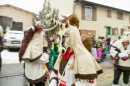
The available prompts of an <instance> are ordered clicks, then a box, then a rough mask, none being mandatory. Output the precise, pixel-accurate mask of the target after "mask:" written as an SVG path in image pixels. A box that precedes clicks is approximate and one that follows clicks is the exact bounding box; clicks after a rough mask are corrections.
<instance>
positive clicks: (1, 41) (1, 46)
mask: <svg viewBox="0 0 130 86" xmlns="http://www.w3.org/2000/svg"><path fill="white" fill-rule="evenodd" d="M3 45H4V44H3V37H2V36H1V33H0V71H1V67H2V58H1V52H2V51H3V48H4V46H3Z"/></svg>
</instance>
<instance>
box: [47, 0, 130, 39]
mask: <svg viewBox="0 0 130 86" xmlns="http://www.w3.org/2000/svg"><path fill="white" fill-rule="evenodd" d="M49 2H50V4H51V7H52V8H58V9H59V14H60V15H68V14H72V13H75V14H77V16H78V17H79V20H80V27H79V29H80V30H81V32H82V34H87V35H89V36H93V35H95V36H96V37H98V36H104V37H107V36H108V35H111V37H112V38H113V39H117V38H118V36H120V35H122V33H123V31H124V26H125V25H127V26H128V25H129V24H130V11H127V10H123V9H120V8H114V7H110V6H106V5H103V4H98V3H94V2H90V1H88V0H49Z"/></svg>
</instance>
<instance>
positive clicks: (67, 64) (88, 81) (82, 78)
mask: <svg viewBox="0 0 130 86" xmlns="http://www.w3.org/2000/svg"><path fill="white" fill-rule="evenodd" d="M47 18H48V19H50V20H53V21H54V23H55V24H58V26H59V27H60V28H61V29H60V31H59V34H60V38H61V40H62V37H63V36H64V37H65V44H64V46H65V47H63V46H62V41H60V47H59V53H60V54H59V56H58V58H57V61H56V63H55V65H54V68H53V70H52V72H51V80H50V84H49V86H57V85H58V86H96V78H97V76H98V74H100V73H102V72H103V71H102V69H101V68H100V66H99V65H98V63H97V62H96V61H95V59H94V57H93V56H92V54H91V53H90V52H89V51H88V50H87V49H86V48H85V47H84V45H83V43H82V40H81V37H80V33H79V30H78V29H77V28H78V27H79V20H78V18H77V16H76V15H75V14H72V15H70V16H69V17H66V18H65V19H64V20H62V21H61V22H62V23H61V22H57V21H55V20H54V19H52V18H51V17H50V15H49V14H48V15H47Z"/></svg>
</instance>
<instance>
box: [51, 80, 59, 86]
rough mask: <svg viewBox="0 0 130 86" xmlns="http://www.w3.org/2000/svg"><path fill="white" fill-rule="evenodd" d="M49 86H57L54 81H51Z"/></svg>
mask: <svg viewBox="0 0 130 86" xmlns="http://www.w3.org/2000/svg"><path fill="white" fill-rule="evenodd" d="M49 86H57V81H56V80H55V79H53V80H51V82H50V84H49Z"/></svg>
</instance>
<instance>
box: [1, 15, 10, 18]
mask: <svg viewBox="0 0 130 86" xmlns="http://www.w3.org/2000/svg"><path fill="white" fill-rule="evenodd" d="M0 17H4V18H9V19H12V18H11V17H8V16H4V15H0Z"/></svg>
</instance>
